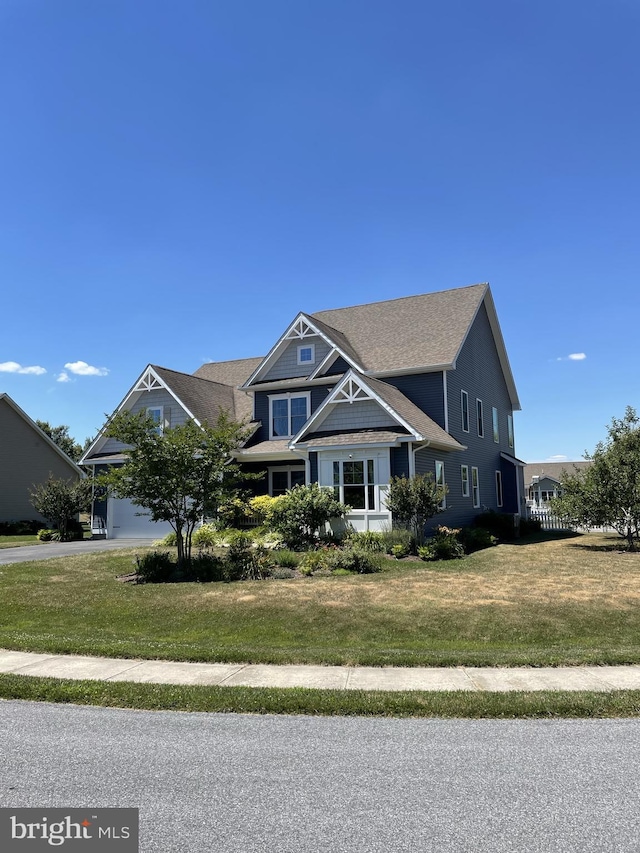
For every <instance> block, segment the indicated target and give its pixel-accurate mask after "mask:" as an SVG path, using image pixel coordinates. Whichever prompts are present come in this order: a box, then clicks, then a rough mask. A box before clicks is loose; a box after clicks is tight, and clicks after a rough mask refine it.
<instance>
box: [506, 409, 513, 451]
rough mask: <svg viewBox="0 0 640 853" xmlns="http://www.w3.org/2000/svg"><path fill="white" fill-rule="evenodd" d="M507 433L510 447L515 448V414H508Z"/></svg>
mask: <svg viewBox="0 0 640 853" xmlns="http://www.w3.org/2000/svg"><path fill="white" fill-rule="evenodd" d="M507 433H508V436H509V447H510V448H511V449H512V450H513V415H507Z"/></svg>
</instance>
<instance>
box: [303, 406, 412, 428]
mask: <svg viewBox="0 0 640 853" xmlns="http://www.w3.org/2000/svg"><path fill="white" fill-rule="evenodd" d="M386 426H392V427H397V426H398V422H397V421H395V420H394V419H393V418H392V417H391V415H390V414H389V413H388V412H387V411H386V410H385V409H383V408H382V407H381V406H380V404H379V403H377V402H376V401H375V400H360V401H357V402H355V403H337V404H336V405H335V406H334V408H333V411H332V412H331V413H330V414H329V415H327V417H326V418H325V419H324V420H323V421H322V423H321V424H320V426H319V427H318V429H321V430H323V431H324V430H345V431H346V430H351V429H375V428H376V427H386Z"/></svg>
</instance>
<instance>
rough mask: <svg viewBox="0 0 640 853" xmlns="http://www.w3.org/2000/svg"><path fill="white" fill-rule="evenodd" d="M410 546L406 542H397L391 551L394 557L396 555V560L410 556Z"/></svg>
mask: <svg viewBox="0 0 640 853" xmlns="http://www.w3.org/2000/svg"><path fill="white" fill-rule="evenodd" d="M410 550H411V549H410V548H409V546H408V545H406V544H405V543H404V542H396V544H395V545H392V546H391V548H390V550H389V553H390V554H391V556H392V557H395V558H396V560H401V559H402V557H408V556H409V553H410Z"/></svg>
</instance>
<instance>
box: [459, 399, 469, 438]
mask: <svg viewBox="0 0 640 853" xmlns="http://www.w3.org/2000/svg"><path fill="white" fill-rule="evenodd" d="M460 395H461V398H462V399H461V409H462V431H463V432H469V395H468V394H467V392H466V391H461V392H460Z"/></svg>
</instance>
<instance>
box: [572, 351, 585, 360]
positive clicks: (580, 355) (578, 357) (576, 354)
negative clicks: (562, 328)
mask: <svg viewBox="0 0 640 853" xmlns="http://www.w3.org/2000/svg"><path fill="white" fill-rule="evenodd" d="M586 357H587V355H586V353H584V352H572V353H571V355H570V356H569V357H568V358H569V361H584V360H585V358H586Z"/></svg>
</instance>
